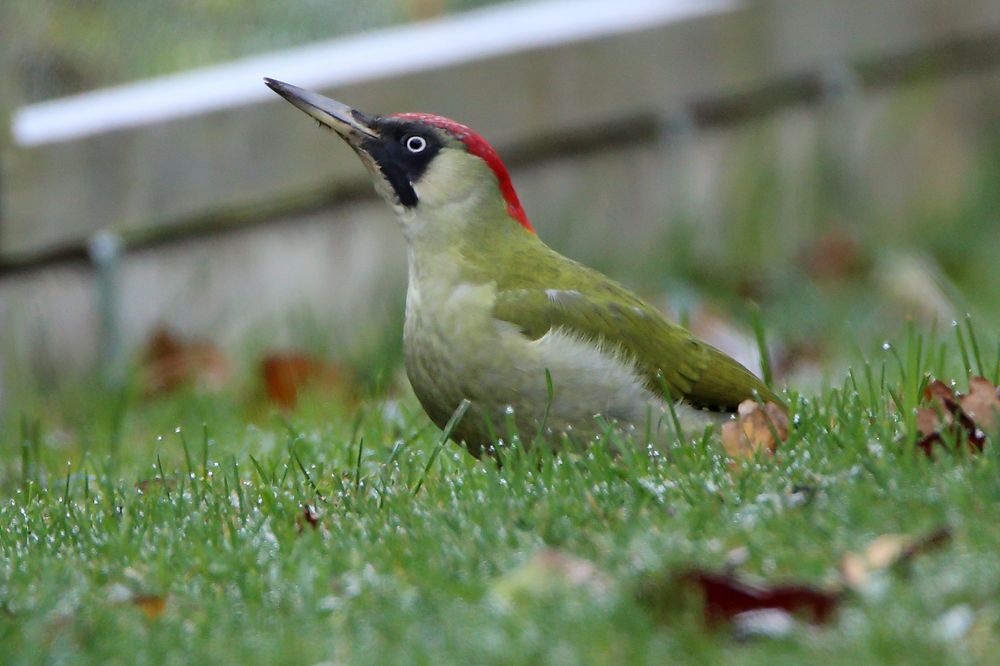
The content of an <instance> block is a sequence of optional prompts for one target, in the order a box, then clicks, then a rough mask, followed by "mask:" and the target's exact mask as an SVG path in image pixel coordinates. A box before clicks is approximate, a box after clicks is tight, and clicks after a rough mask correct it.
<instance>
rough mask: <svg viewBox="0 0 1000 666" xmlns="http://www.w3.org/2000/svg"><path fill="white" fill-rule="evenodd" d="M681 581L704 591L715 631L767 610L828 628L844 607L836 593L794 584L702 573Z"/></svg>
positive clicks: (707, 615)
mask: <svg viewBox="0 0 1000 666" xmlns="http://www.w3.org/2000/svg"><path fill="white" fill-rule="evenodd" d="M679 580H680V582H682V583H686V584H688V585H693V586H694V587H697V588H698V589H699V590H700V592H701V594H702V596H703V597H704V614H705V622H706V624H708V625H709V626H713V627H715V626H719V625H721V624H724V623H726V622H728V621H730V620H732V619H733V618H734V617H736V616H737V615H739V614H741V613H746V612H749V611H758V610H766V609H774V610H781V611H785V612H787V613H789V614H793V615H803V616H805V617H806V618H807V619H808V620H809V621H810V622H813V623H814V624H826V623H827V622H829V621H830V619H831V618H832V617H833V613H834V611H835V610H836V608H837V604H838V603H840V595H839V594H838V593H837V592H836V591H832V590H823V589H819V588H816V587H813V586H810V585H801V584H794V583H793V584H785V585H759V584H752V583H748V582H745V581H741V580H739V579H737V578H736V577H734V576H731V575H728V574H720V573H714V572H711V571H705V570H702V569H693V570H691V571H688V572H687V573H685V574H682V575H681V576H680V578H679Z"/></svg>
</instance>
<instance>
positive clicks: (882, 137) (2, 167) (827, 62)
mask: <svg viewBox="0 0 1000 666" xmlns="http://www.w3.org/2000/svg"><path fill="white" fill-rule="evenodd" d="M998 38H1000V2H996V1H986V0H982V1H978V2H976V1H971V0H966V1H961V2H954V1H945V0H915V1H912V2H906V3H902V2H898V1H895V0H867V1H862V0H843V1H840V2H837V3H828V2H820V1H815V2H803V1H802V0H757V1H752V0H747V1H745V2H740V1H737V0H733V1H722V0H719V1H715V0H697V1H696V0H657V1H653V0H617V1H616V2H614V3H612V2H607V1H606V0H539V1H537V2H513V3H510V2H485V1H483V0H369V1H368V2H365V3H353V2H338V1H333V2H315V1H312V0H292V1H289V2H282V3H275V2H263V1H261V0H172V1H170V2H163V1H158V2H152V1H149V0H136V1H134V2H129V3H120V2H111V1H110V0H31V1H30V2H29V1H28V0H4V2H3V3H2V4H0V127H2V129H0V378H2V380H0V402H2V404H0V418H6V419H8V420H9V419H11V418H13V417H12V415H13V414H16V413H17V412H18V411H19V410H21V409H22V408H23V405H24V404H26V403H27V402H30V401H37V400H43V401H44V400H46V399H51V396H53V395H58V394H59V393H60V391H65V390H69V389H68V388H67V387H77V390H80V387H84V388H83V389H82V390H84V391H86V390H89V389H88V387H94V386H108V387H113V388H115V387H118V388H120V387H122V386H127V387H128V390H129V391H134V393H135V394H136V395H140V396H146V397H154V396H156V395H157V394H159V393H163V392H170V391H173V390H179V387H185V388H190V387H195V388H196V389H197V390H203V391H224V392H225V391H230V392H232V394H233V395H235V396H237V398H236V399H238V400H244V401H245V400H250V399H251V398H247V396H257V395H258V394H259V393H263V394H265V395H266V396H267V398H269V399H270V400H271V401H273V402H277V403H278V404H279V406H282V407H285V408H291V407H292V406H294V403H295V392H296V387H297V386H298V385H299V384H301V383H303V382H306V381H309V382H312V383H313V384H314V385H319V386H326V387H329V388H331V390H334V391H336V392H338V393H339V394H343V395H349V396H355V397H356V396H358V395H365V394H371V393H372V392H378V391H381V390H385V387H392V386H395V385H397V384H399V381H398V376H399V375H398V373H399V359H400V344H401V343H400V335H401V319H402V302H403V294H404V290H405V275H406V270H405V254H404V252H403V242H402V239H401V237H400V235H399V233H398V230H397V229H396V226H395V222H394V220H393V219H392V213H391V211H389V210H388V209H387V208H386V207H385V206H384V204H382V203H381V202H380V201H376V200H375V198H374V194H373V193H372V191H371V188H370V184H369V183H368V181H367V176H366V174H365V172H364V171H363V169H362V168H361V167H360V165H359V164H358V163H357V161H356V158H355V157H354V156H353V155H352V154H351V153H350V151H349V150H348V149H346V148H345V147H344V146H342V145H341V144H340V142H339V141H336V140H335V139H334V138H333V137H331V136H328V135H325V134H323V133H321V132H319V131H318V130H317V129H316V127H315V123H311V122H309V121H308V120H307V119H306V118H304V117H302V115H301V114H299V113H297V112H295V111H294V110H293V109H290V108H289V107H288V105H287V104H285V103H284V102H282V101H281V100H279V99H277V98H276V97H275V96H274V95H273V94H272V93H270V91H268V90H267V89H266V88H265V87H264V86H263V85H262V83H261V78H262V77H264V76H270V77H275V78H279V79H282V80H286V81H289V82H291V83H295V84H297V85H300V86H303V87H309V88H313V89H317V90H320V91H321V92H323V93H325V94H328V95H330V96H333V97H336V98H337V99H340V100H342V101H344V102H346V103H348V104H351V105H354V106H356V107H358V108H361V109H363V110H366V111H371V112H393V111H409V110H422V111H431V112H436V113H440V114H443V115H447V116H450V117H454V118H456V119H458V120H460V121H462V122H465V123H466V124H469V125H471V126H473V127H475V128H477V129H479V130H480V131H481V132H482V133H483V134H484V135H485V136H486V137H487V138H488V139H490V140H491V141H492V142H493V143H494V144H495V145H496V146H497V147H498V149H499V150H500V152H501V154H502V155H503V156H504V157H505V158H506V160H507V162H508V164H509V166H511V170H512V173H513V178H514V182H515V185H516V186H517V188H518V191H519V193H520V196H521V199H522V201H523V203H524V204H525V208H526V210H527V211H528V215H529V217H530V218H531V219H532V222H533V224H534V225H535V227H536V228H537V229H538V231H539V234H540V235H541V236H542V238H543V239H545V240H546V241H547V242H548V243H549V244H550V245H552V246H553V247H555V248H556V249H557V250H559V251H561V252H563V253H564V254H568V255H570V256H572V257H574V258H577V259H579V260H582V261H584V262H586V263H589V264H591V265H593V266H595V267H596V268H599V269H600V270H603V271H605V272H607V273H609V274H611V275H613V276H615V277H616V278H618V279H619V280H620V281H622V282H624V283H626V284H627V285H629V286H631V287H633V288H635V289H636V290H638V291H639V292H640V293H642V294H643V295H644V296H646V297H647V298H649V299H650V300H652V301H653V302H655V303H657V304H658V305H660V306H661V307H663V308H664V309H665V310H667V311H668V312H670V313H671V314H672V316H674V317H676V318H678V319H680V320H682V321H684V322H685V323H687V324H688V325H689V326H690V327H692V328H693V329H694V330H695V331H696V332H697V333H698V334H699V335H701V336H702V337H704V338H706V339H708V340H710V341H711V342H713V343H714V344H716V345H717V346H719V347H722V348H723V349H726V350H727V351H729V352H731V353H733V354H735V355H737V357H739V358H740V359H741V360H743V361H744V363H745V364H747V365H748V366H749V367H751V368H752V369H754V370H755V371H756V370H759V369H760V358H759V355H758V353H757V351H756V349H757V346H756V344H755V341H754V336H753V334H752V333H751V330H752V325H751V324H752V321H753V320H754V318H755V317H756V318H757V320H758V321H760V322H762V323H763V327H764V329H765V330H766V333H767V341H768V348H769V349H770V356H771V364H772V366H773V367H772V370H773V372H774V375H775V377H776V379H777V381H778V383H779V385H784V384H788V385H791V386H794V387H796V388H799V389H802V390H810V389H812V388H815V387H817V386H819V385H821V384H822V383H823V382H824V381H833V382H836V383H839V382H841V381H842V380H843V372H844V368H845V367H847V366H849V365H851V364H856V363H858V362H860V361H861V360H863V359H865V358H869V357H871V356H874V355H876V354H878V353H880V351H881V345H882V343H883V341H885V340H895V339H899V337H900V336H901V335H903V332H904V331H905V330H906V328H907V327H908V326H911V325H912V326H915V327H917V328H918V329H920V330H932V329H933V330H937V331H938V332H939V333H940V334H941V335H950V333H949V329H950V327H951V326H952V324H953V322H959V323H961V322H964V320H965V317H966V315H967V313H971V315H972V317H973V319H974V321H975V322H976V330H977V331H978V332H979V334H980V338H981V339H982V340H983V344H984V345H995V344H996V340H997V336H996V330H997V328H996V327H997V325H998V323H1000V261H997V257H998V256H1000V231H998V230H1000V39H998ZM963 325H964V324H963ZM47 397H48V398H47ZM252 399H254V400H256V399H257V398H256V397H254V398H252Z"/></svg>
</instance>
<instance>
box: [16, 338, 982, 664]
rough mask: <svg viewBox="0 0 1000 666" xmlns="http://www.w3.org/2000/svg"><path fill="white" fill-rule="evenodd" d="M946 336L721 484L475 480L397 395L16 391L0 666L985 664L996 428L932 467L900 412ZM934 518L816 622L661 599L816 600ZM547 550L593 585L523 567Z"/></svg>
mask: <svg viewBox="0 0 1000 666" xmlns="http://www.w3.org/2000/svg"><path fill="white" fill-rule="evenodd" d="M952 333H953V332H952V331H948V335H947V336H946V338H945V339H944V340H943V341H942V342H935V341H934V340H932V339H931V338H930V337H920V336H917V335H916V334H915V333H911V334H910V335H909V336H905V337H908V339H903V340H901V342H900V345H899V348H898V349H897V348H893V349H891V350H889V351H886V352H881V351H878V350H876V351H874V352H873V353H872V361H871V364H870V365H869V366H868V367H864V366H859V367H858V368H857V370H856V371H855V372H854V373H853V375H852V376H849V377H847V378H846V379H845V380H844V382H843V385H841V386H837V387H834V388H830V389H827V390H824V391H823V392H822V393H821V394H819V395H808V396H800V395H796V394H794V393H789V394H786V397H787V399H788V401H789V403H790V405H791V406H792V410H791V411H792V420H793V423H794V424H795V425H794V427H793V429H792V433H791V435H790V437H789V439H788V441H787V442H785V443H784V444H782V445H781V447H780V448H779V451H778V455H777V456H776V457H774V458H768V457H762V458H760V459H758V460H755V461H744V462H740V463H738V464H737V466H736V467H735V468H734V467H732V466H731V465H730V464H729V462H728V461H727V459H726V457H725V455H724V454H723V452H722V448H721V444H720V441H719V438H718V436H714V435H713V436H709V437H707V438H696V439H695V441H674V442H673V443H672V444H671V445H670V447H669V450H667V451H664V452H663V453H662V454H661V455H656V454H650V453H649V452H648V451H646V450H645V449H644V448H643V447H641V446H640V447H631V448H630V447H629V446H627V445H626V444H625V443H624V442H622V443H620V446H621V447H622V448H623V449H624V450H625V451H626V453H625V454H624V455H622V456H621V457H619V458H613V457H611V456H609V455H608V454H607V453H606V452H605V450H604V449H602V448H601V447H594V448H592V449H591V450H590V452H589V453H587V454H586V455H563V456H560V457H553V456H551V455H549V454H547V453H546V452H545V447H544V446H542V447H539V448H538V449H536V450H535V453H533V454H524V453H518V452H516V451H510V452H508V453H507V454H506V455H505V465H504V466H503V468H502V469H498V468H497V467H496V466H495V465H493V464H484V463H480V462H477V461H476V460H474V459H473V458H471V457H470V456H468V455H467V454H465V453H464V452H463V451H462V450H461V449H459V448H458V447H457V446H456V445H454V444H452V443H445V444H444V445H443V446H441V441H442V440H441V434H440V432H438V431H437V430H436V429H434V428H433V427H431V426H430V425H429V424H428V422H427V421H426V419H425V417H424V416H423V415H422V414H421V413H420V412H419V409H418V407H417V406H416V403H415V401H414V400H412V399H411V398H409V397H406V396H405V395H404V396H403V397H402V398H401V399H399V400H389V399H387V398H380V399H371V400H370V401H367V402H364V403H363V404H362V405H361V407H360V408H359V409H356V410H355V409H348V408H346V407H337V406H336V405H331V404H329V401H328V400H325V399H324V398H323V397H322V396H320V395H313V396H309V397H307V399H306V400H305V401H304V403H303V404H301V405H300V408H299V409H298V410H297V411H295V412H294V413H293V414H292V415H290V416H288V417H287V418H285V417H282V416H280V415H278V414H276V413H270V412H269V411H268V410H263V411H261V410H260V408H259V407H251V406H249V405H248V403H247V401H246V399H244V398H241V397H238V396H233V395H228V394H223V395H204V394H197V393H184V394H180V395H175V396H173V397H170V398H167V399H161V400H158V401H154V402H133V401H131V400H132V399H131V398H117V399H116V398H113V397H112V396H110V395H96V394H95V392H93V391H91V392H90V393H89V394H88V395H85V396H76V397H74V398H71V397H66V396H65V395H64V396H63V397H61V398H55V397H51V396H50V397H49V398H47V399H45V400H41V399H39V400H38V401H35V402H33V403H31V404H30V406H28V407H26V408H25V409H24V410H23V411H24V414H25V416H24V418H23V419H22V421H21V422H20V423H15V422H13V421H8V422H7V423H6V426H5V429H4V431H3V433H2V437H3V438H2V450H3V451H4V452H5V453H4V455H3V458H2V461H0V487H2V489H3V490H2V492H3V495H4V497H5V499H4V500H3V504H2V506H0V525H2V526H3V529H2V530H0V645H2V653H3V661H4V663H41V662H46V663H61V662H65V661H67V660H71V661H76V660H78V659H81V658H82V659H84V660H86V661H94V662H100V663H123V664H125V663H128V664H131V663H144V662H164V661H166V662H175V663H190V662H192V661H213V662H218V663H295V664H311V663H317V662H321V661H325V660H326V661H329V662H331V663H379V664H385V663H566V664H574V663H614V664H618V663H651V664H661V663H669V662H671V661H698V662H703V663H734V664H735V663H739V664H744V663H774V662H775V661H779V662H780V663H804V662H810V663H815V662H817V661H820V660H830V661H838V662H847V661H851V662H854V663H873V662H876V661H878V662H909V663H914V662H921V663H941V662H943V661H947V662H952V663H976V662H985V661H988V660H989V658H990V657H989V655H995V654H996V651H997V650H998V649H1000V640H998V638H997V632H996V629H997V622H998V618H1000V615H998V613H1000V607H998V605H997V599H998V595H1000V559H998V558H997V556H996V553H997V551H998V550H1000V530H997V529H996V525H997V524H998V523H1000V483H998V478H1000V454H998V448H997V446H996V445H995V442H996V437H997V433H992V442H991V443H989V444H987V446H986V449H985V452H984V453H983V454H980V455H967V454H947V453H943V452H942V453H941V454H940V455H938V457H937V459H936V460H933V461H932V460H929V459H928V458H926V457H924V456H923V455H920V454H918V453H916V452H915V449H914V443H913V441H914V438H915V437H916V433H915V430H914V429H913V423H912V422H913V419H912V418H911V417H910V416H909V413H910V408H911V407H912V406H913V405H915V404H916V401H917V400H918V398H919V394H920V390H921V385H922V383H923V379H924V376H925V374H926V373H932V374H934V375H936V376H943V377H956V378H957V377H960V376H964V374H963V373H961V372H960V370H959V368H960V366H961V365H962V363H961V362H960V359H961V357H962V354H961V352H960V349H959V347H958V344H957V342H956V340H957V338H956V337H954V336H953V335H952ZM963 341H964V343H965V348H966V350H967V352H966V353H967V355H968V356H969V357H970V358H969V363H970V364H971V365H973V366H977V365H978V363H977V360H976V359H975V357H974V355H973V353H972V352H971V351H968V350H969V349H970V348H971V345H970V340H969V339H968V336H967V335H966V336H964V337H963ZM998 341H1000V339H997V338H994V339H991V340H987V339H986V338H985V336H984V335H983V333H982V332H980V336H979V339H978V343H979V345H978V346H979V347H980V348H984V349H985V348H990V349H992V348H995V343H996V342H998ZM994 360H995V358H994V356H993V355H992V354H986V355H985V356H981V357H980V359H979V361H981V362H982V363H981V364H982V365H983V369H984V371H985V372H986V374H987V375H989V376H990V378H991V379H994V380H995V379H996V377H995V376H993V375H994V374H995V370H994V369H993V368H994V365H993V363H994ZM958 388H959V389H965V383H964V380H962V381H959V387H958ZM122 401H126V402H125V403H122ZM897 404H898V405H899V406H900V407H901V408H902V409H903V412H902V415H901V413H900V411H899V409H898V408H897V407H896V405H897ZM67 459H68V460H71V461H72V462H71V464H69V465H67V463H66V460H67ZM940 527H949V528H950V529H951V530H952V534H953V537H952V539H951V540H950V541H949V542H947V543H945V544H944V545H943V546H941V547H939V548H937V549H935V550H934V551H932V552H929V553H926V554H922V555H919V556H917V557H915V558H914V559H913V560H912V562H910V563H909V564H908V565H907V566H904V567H896V568H893V569H890V570H888V571H884V572H881V573H877V574H876V575H875V576H874V577H873V579H872V581H871V582H870V584H869V585H867V586H866V587H865V588H864V589H863V590H861V591H860V592H845V593H843V596H842V598H841V603H840V605H839V608H838V610H837V612H836V615H835V616H834V618H833V620H832V621H831V622H830V623H828V624H826V625H825V626H813V625H810V624H808V623H807V622H800V623H799V624H797V625H795V627H794V629H792V631H791V632H790V633H787V634H784V635H782V636H779V637H776V638H775V637H771V638H755V639H752V640H737V638H736V637H734V635H733V630H732V628H730V627H727V626H722V627H718V628H716V629H709V628H708V627H706V626H705V623H704V622H703V621H702V616H701V614H700V613H699V611H698V608H699V604H700V597H699V595H698V594H696V593H695V592H694V591H693V590H692V589H690V588H687V587H684V586H679V585H677V584H675V583H674V582H672V580H673V578H672V577H673V576H674V575H675V574H676V573H680V572H683V571H685V570H687V569H689V568H691V567H695V566H697V567H703V568H707V569H709V570H719V571H721V570H723V569H724V568H725V567H726V566H728V565H729V564H731V565H733V566H735V570H736V572H737V573H738V574H739V575H740V576H747V577H750V578H755V579H759V580H766V581H770V582H781V581H789V580H792V581H797V582H802V583H808V584H813V585H816V586H819V587H820V588H822V589H831V588H836V587H837V586H838V585H839V583H838V581H839V573H838V563H839V560H840V558H841V557H842V556H843V554H845V553H847V552H849V551H860V550H862V549H863V548H864V546H865V545H866V544H867V543H868V542H869V541H870V540H871V539H873V538H874V537H876V536H879V535H882V534H886V533H897V532H899V533H907V534H913V535H921V534H925V533H928V532H931V531H933V530H935V529H937V528H940ZM548 549H555V550H557V551H559V552H560V553H562V554H563V555H565V556H566V557H572V558H582V559H583V560H586V561H588V562H589V563H591V564H592V566H593V570H589V571H588V570H587V568H586V567H584V566H583V565H582V564H579V563H577V565H576V566H578V567H583V570H584V572H585V574H584V575H582V576H580V578H581V579H582V580H577V579H575V578H574V577H573V576H572V575H570V574H565V573H560V572H561V568H560V567H559V566H556V567H554V568H551V569H550V568H546V567H545V566H543V565H542V564H540V560H539V559H537V556H538V554H539V553H542V552H544V551H546V550H548ZM736 553H742V556H741V557H738V558H737V557H736V556H735V554H736ZM727 563H728V564H727Z"/></svg>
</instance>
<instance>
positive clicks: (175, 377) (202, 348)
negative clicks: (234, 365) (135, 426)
mask: <svg viewBox="0 0 1000 666" xmlns="http://www.w3.org/2000/svg"><path fill="white" fill-rule="evenodd" d="M231 375H232V372H231V369H230V366H229V362H228V361H227V360H226V358H225V356H224V355H223V354H222V352H221V351H220V350H219V348H218V347H216V346H215V345H213V344H212V343H210V342H204V341H199V340H183V339H181V338H180V337H179V336H177V335H176V334H174V333H172V332H171V331H170V330H168V329H166V328H164V327H160V328H157V329H156V330H155V331H153V333H152V335H151V336H150V338H149V340H148V341H147V343H146V345H145V347H144V349H143V352H142V357H141V366H140V384H141V386H142V392H143V395H146V396H147V397H152V396H157V395H162V394H166V393H172V392H174V391H177V390H179V389H181V388H186V387H189V386H198V387H201V388H204V389H207V390H210V391H218V390H219V389H221V388H222V387H223V386H224V385H225V384H226V382H228V381H229V378H230V376H231Z"/></svg>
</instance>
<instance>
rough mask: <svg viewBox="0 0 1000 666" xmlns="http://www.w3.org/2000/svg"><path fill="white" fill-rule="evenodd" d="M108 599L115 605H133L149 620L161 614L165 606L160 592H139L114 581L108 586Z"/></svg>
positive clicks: (165, 601)
mask: <svg viewBox="0 0 1000 666" xmlns="http://www.w3.org/2000/svg"><path fill="white" fill-rule="evenodd" d="M108 601H110V602H111V603H112V604H114V605H116V606H126V605H128V606H135V607H136V608H138V609H139V610H141V611H142V612H143V614H144V615H145V616H146V617H147V618H148V619H150V620H155V619H156V618H158V617H160V616H161V615H163V611H165V610H166V608H167V598H166V597H165V596H163V595H160V594H141V593H138V592H136V591H135V590H134V589H132V587H130V586H128V585H124V584H122V583H115V584H114V585H112V586H111V587H109V588H108Z"/></svg>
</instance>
